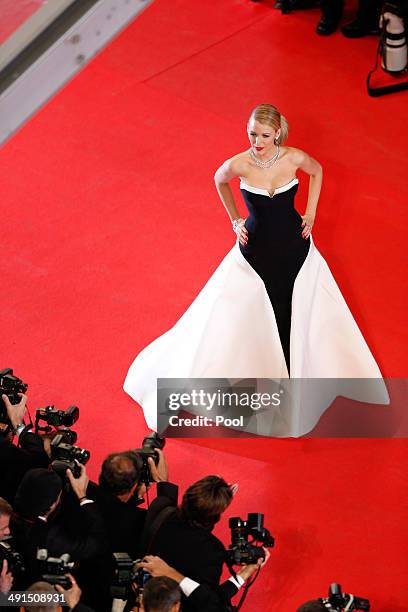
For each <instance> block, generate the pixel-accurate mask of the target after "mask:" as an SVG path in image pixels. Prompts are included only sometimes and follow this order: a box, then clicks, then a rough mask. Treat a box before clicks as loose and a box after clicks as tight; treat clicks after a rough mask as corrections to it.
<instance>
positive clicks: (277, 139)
mask: <svg viewBox="0 0 408 612" xmlns="http://www.w3.org/2000/svg"><path fill="white" fill-rule="evenodd" d="M273 142H274V143H275V144H276V145H277V144H278V142H279V137H278V136H275V138H274V139H273Z"/></svg>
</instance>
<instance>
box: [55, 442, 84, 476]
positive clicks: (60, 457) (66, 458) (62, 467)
mask: <svg viewBox="0 0 408 612" xmlns="http://www.w3.org/2000/svg"><path fill="white" fill-rule="evenodd" d="M90 456H91V453H90V452H89V451H88V450H85V449H84V448H79V447H78V446H72V444H67V443H66V442H64V434H57V435H56V436H55V438H54V439H53V440H52V442H51V457H52V462H51V467H52V469H53V470H54V471H55V472H57V474H59V475H60V476H61V477H64V476H65V473H66V471H67V470H68V469H70V470H71V472H72V474H73V476H74V478H79V476H80V475H81V469H80V467H79V465H78V463H81V464H82V465H86V464H87V463H88V461H89V458H90ZM77 462H78V463H77Z"/></svg>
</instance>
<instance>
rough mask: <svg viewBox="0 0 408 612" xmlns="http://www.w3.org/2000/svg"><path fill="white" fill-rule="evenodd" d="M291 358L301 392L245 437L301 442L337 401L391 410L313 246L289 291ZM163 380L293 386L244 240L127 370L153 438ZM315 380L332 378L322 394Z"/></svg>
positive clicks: (258, 420) (260, 418)
mask: <svg viewBox="0 0 408 612" xmlns="http://www.w3.org/2000/svg"><path fill="white" fill-rule="evenodd" d="M290 360H291V361H290V371H291V380H292V379H302V381H299V382H300V384H299V385H298V387H297V392H295V393H294V392H293V389H292V392H291V401H290V403H289V405H288V403H286V404H285V405H284V407H283V408H282V407H279V408H276V409H274V410H273V411H272V410H271V411H269V412H267V413H262V414H257V413H254V416H253V419H252V421H251V422H250V424H249V427H246V430H247V431H250V432H252V433H257V434H261V435H264V436H274V437H289V436H291V437H298V436H301V435H304V434H305V433H307V432H309V431H311V430H312V429H313V427H314V426H315V425H316V423H317V422H318V420H319V418H320V416H321V415H322V414H323V412H324V411H325V410H326V408H327V407H328V406H329V405H330V404H331V402H332V401H333V400H334V399H335V397H336V396H338V395H342V396H345V397H349V398H351V399H355V400H358V401H365V402H370V403H376V404H388V403H389V397H388V393H387V389H386V387H385V384H384V381H383V380H382V377H381V372H380V370H379V368H378V366H377V364H376V362H375V360H374V358H373V356H372V354H371V352H370V349H369V348H368V346H367V343H366V342H365V340H364V338H363V336H362V334H361V332H360V330H359V328H358V326H357V324H356V322H355V320H354V318H353V316H352V314H351V312H350V310H349V308H348V306H347V304H346V302H345V300H344V298H343V296H342V294H341V292H340V290H339V288H338V286H337V284H336V282H335V280H334V278H333V276H332V274H331V272H330V270H329V267H328V265H327V263H326V262H325V260H324V259H323V257H322V256H321V255H320V253H319V251H318V250H317V248H316V247H315V245H314V243H313V241H312V239H311V242H310V249H309V252H308V255H307V257H306V260H305V262H304V264H303V266H302V268H301V270H300V272H299V274H298V276H297V278H296V281H295V284H294V288H293V296H292V321H291V340H290ZM157 378H195V379H196V378H216V379H220V378H228V379H251V378H255V379H274V380H280V381H284V380H285V379H288V370H287V367H286V363H285V358H284V355H283V350H282V346H281V342H280V338H279V333H278V328H277V324H276V320H275V315H274V311H273V308H272V305H271V302H270V300H269V297H268V294H267V292H266V289H265V285H264V283H263V281H262V279H261V278H260V276H259V275H258V274H257V272H255V270H254V269H253V268H252V267H251V265H250V264H249V263H248V262H247V261H246V259H245V258H244V256H243V255H242V253H241V251H240V249H239V245H238V242H237V243H236V244H235V246H234V247H233V248H232V249H231V251H230V252H229V253H228V254H227V255H226V257H225V258H224V259H223V261H222V262H221V264H220V265H219V266H218V268H217V270H216V271H215V272H214V274H213V275H212V276H211V278H210V279H209V281H208V282H207V284H206V285H205V286H204V288H203V289H202V290H201V292H200V293H199V295H198V296H197V298H196V299H195V300H194V302H193V303H192V304H191V306H190V307H189V308H188V309H187V311H186V312H185V313H184V315H183V316H182V317H181V318H180V319H179V320H178V322H177V323H176V324H175V325H174V327H173V328H171V329H170V330H169V331H168V332H166V333H165V334H163V335H162V336H160V337H159V338H157V339H156V340H154V341H153V342H152V343H151V344H149V345H148V346H147V347H146V348H145V349H144V350H142V351H141V353H139V355H138V356H137V357H136V359H135V360H134V362H133V363H132V365H131V367H130V369H129V371H128V374H127V376H126V380H125V383H124V389H125V391H126V392H127V393H128V394H129V395H130V396H131V397H132V398H133V399H134V400H135V401H136V402H137V403H138V404H140V405H141V406H142V408H143V411H144V416H145V419H146V422H147V425H148V426H149V427H150V428H151V429H153V430H156V428H157ZM316 378H325V379H333V380H332V384H329V385H323V387H319V385H307V381H306V380H304V379H316ZM339 379H343V380H339ZM355 379H377V380H371V381H367V384H355Z"/></svg>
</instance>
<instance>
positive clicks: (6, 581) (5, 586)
mask: <svg viewBox="0 0 408 612" xmlns="http://www.w3.org/2000/svg"><path fill="white" fill-rule="evenodd" d="M12 586H13V574H12V573H11V572H9V571H8V564H7V559H4V561H3V567H2V570H1V574H0V593H8V592H9V591H11V587H12Z"/></svg>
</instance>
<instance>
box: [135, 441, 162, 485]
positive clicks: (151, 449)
mask: <svg viewBox="0 0 408 612" xmlns="http://www.w3.org/2000/svg"><path fill="white" fill-rule="evenodd" d="M165 444H166V438H165V437H164V436H160V435H159V434H158V433H156V432H153V433H151V434H149V435H148V436H146V437H145V438H144V440H143V442H142V448H135V449H134V451H133V452H134V453H137V455H138V456H139V457H140V458H141V459H142V469H141V473H140V478H139V484H145V485H146V487H149V486H150V483H152V482H154V480H153V479H152V476H151V474H150V468H149V462H148V459H149V457H151V458H152V459H153V460H154V462H155V464H156V465H157V464H158V463H159V455H158V454H157V452H156V449H157V448H159V449H160V450H162V449H163V448H164V445H165Z"/></svg>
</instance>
